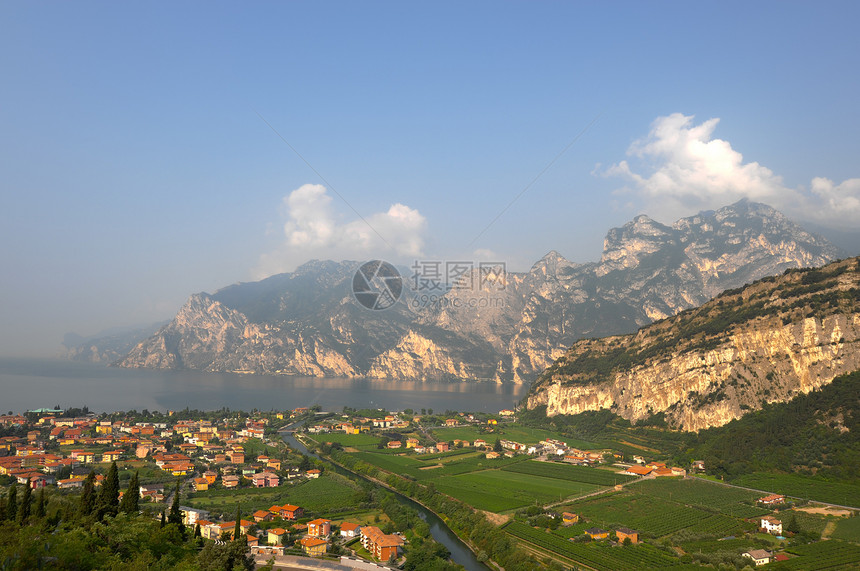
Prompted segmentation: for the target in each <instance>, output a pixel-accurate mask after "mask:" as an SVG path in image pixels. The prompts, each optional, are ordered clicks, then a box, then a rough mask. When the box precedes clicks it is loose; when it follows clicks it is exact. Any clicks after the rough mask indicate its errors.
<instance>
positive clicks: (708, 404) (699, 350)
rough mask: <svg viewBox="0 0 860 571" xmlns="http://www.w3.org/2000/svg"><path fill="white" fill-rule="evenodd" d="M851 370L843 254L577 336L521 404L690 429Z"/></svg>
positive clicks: (855, 272)
mask: <svg viewBox="0 0 860 571" xmlns="http://www.w3.org/2000/svg"><path fill="white" fill-rule="evenodd" d="M857 370H860V258H848V259H845V260H841V261H837V262H834V263H831V264H828V265H826V266H824V267H822V268H820V269H803V270H786V271H785V272H784V273H783V274H782V275H781V276H777V277H768V278H764V279H762V280H759V281H757V282H755V283H753V284H751V285H748V286H745V287H743V288H739V289H735V290H727V291H725V292H723V293H722V294H720V295H719V296H717V297H716V298H715V299H713V300H711V301H709V302H708V303H706V304H704V305H702V306H700V307H698V308H696V309H692V310H686V311H683V312H681V313H680V314H678V315H676V316H673V317H670V318H667V319H663V320H660V321H658V322H656V323H653V324H651V325H649V326H647V327H643V328H641V329H640V330H639V331H638V332H636V333H635V334H629V335H616V336H610V337H604V338H601V339H582V340H579V341H577V342H576V343H574V344H573V346H572V347H571V348H570V349H569V350H568V351H567V352H566V353H565V354H564V355H563V356H562V357H561V358H560V359H558V360H557V361H556V362H555V363H554V364H553V365H552V366H551V367H549V368H548V369H547V370H546V371H545V372H544V373H543V375H541V377H540V378H539V379H538V380H537V381H536V382H535V383H534V384H533V385H532V386H531V387H530V390H529V396H528V397H527V398H526V401H525V402H526V406H527V408H529V409H535V408H537V407H546V414H547V415H549V416H554V415H557V414H579V413H582V412H585V411H596V410H604V409H607V410H611V411H612V412H614V413H615V414H617V415H619V416H621V417H623V418H626V419H627V420H630V421H632V422H638V421H643V420H650V419H651V417H653V416H654V415H660V416H662V417H663V418H662V419H661V420H665V421H666V422H668V424H669V425H670V426H673V427H676V428H681V429H684V430H695V431H698V430H700V429H703V428H708V427H711V426H721V425H723V424H726V423H728V422H729V421H731V420H734V419H736V418H740V417H741V416H742V415H744V414H745V413H746V412H747V411H750V410H758V409H761V408H762V407H763V406H764V405H765V404H767V403H775V402H785V401H789V400H791V398H793V397H794V396H796V395H798V394H806V393H809V392H810V391H813V390H816V389H819V388H821V387H822V386H824V385H827V384H828V383H830V382H831V381H832V380H833V379H834V378H835V377H837V376H839V375H842V374H847V373H851V372H853V371H857ZM832 420H833V422H835V423H837V424H839V422H840V421H839V419H836V418H834V419H832Z"/></svg>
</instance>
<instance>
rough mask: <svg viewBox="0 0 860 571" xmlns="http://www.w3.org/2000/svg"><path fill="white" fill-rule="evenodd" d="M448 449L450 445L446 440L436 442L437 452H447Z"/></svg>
mask: <svg viewBox="0 0 860 571" xmlns="http://www.w3.org/2000/svg"><path fill="white" fill-rule="evenodd" d="M449 449H450V447H449V445H448V443H447V442H437V443H436V450H438V451H439V452H447V451H448V450H449Z"/></svg>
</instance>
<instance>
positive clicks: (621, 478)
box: [504, 460, 636, 486]
mask: <svg viewBox="0 0 860 571" xmlns="http://www.w3.org/2000/svg"><path fill="white" fill-rule="evenodd" d="M504 469H505V470H508V471H511V472H519V473H521V474H531V475H534V476H543V477H545V478H557V479H560V480H572V481H576V482H585V483H587V484H595V485H598V486H614V485H616V484H623V483H625V482H629V481H630V480H635V479H636V478H635V476H626V475H624V474H617V473H614V472H610V471H608V470H600V469H598V468H590V467H587V466H573V465H571V464H561V463H558V462H538V461H536V460H529V461H528V462H520V463H518V464H514V465H511V466H507V467H505V468H504Z"/></svg>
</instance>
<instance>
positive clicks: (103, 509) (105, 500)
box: [96, 461, 119, 519]
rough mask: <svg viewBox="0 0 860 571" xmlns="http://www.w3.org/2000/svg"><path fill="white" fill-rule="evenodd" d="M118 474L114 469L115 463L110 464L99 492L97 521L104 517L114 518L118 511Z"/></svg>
mask: <svg viewBox="0 0 860 571" xmlns="http://www.w3.org/2000/svg"><path fill="white" fill-rule="evenodd" d="M118 502H119V472H118V471H117V468H116V461H114V462H111V465H110V468H109V469H108V473H107V476H105V479H104V481H103V482H102V489H101V490H99V497H98V502H97V508H96V511H97V515H98V519H103V518H104V517H105V516H106V515H109V516H116V514H117V513H118V511H119V505H118Z"/></svg>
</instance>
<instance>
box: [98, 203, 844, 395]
mask: <svg viewBox="0 0 860 571" xmlns="http://www.w3.org/2000/svg"><path fill="white" fill-rule="evenodd" d="M842 255H843V252H841V251H840V250H839V248H837V247H835V246H833V245H832V244H830V243H829V242H828V241H827V240H825V239H823V238H821V237H818V236H816V235H813V234H810V233H809V232H807V231H805V230H804V229H802V228H801V227H800V226H798V225H797V224H795V223H794V222H792V221H790V220H789V219H787V218H786V217H785V216H783V215H782V214H781V213H779V212H778V211H776V210H774V209H772V208H770V207H769V206H766V205H763V204H758V203H754V202H748V201H741V202H738V203H736V204H733V205H730V206H727V207H724V208H721V209H719V210H717V211H709V212H701V213H699V214H697V215H695V216H691V217H688V218H683V219H681V220H678V221H677V222H675V223H674V224H673V225H671V226H667V225H664V224H661V223H659V222H656V221H654V220H652V219H650V218H648V217H647V216H644V215H643V216H637V217H636V218H635V219H633V220H632V221H630V222H628V223H627V224H625V225H624V226H623V227H621V228H614V229H612V230H610V231H609V232H608V234H607V236H606V239H605V241H604V249H603V254H602V256H601V259H600V260H599V261H598V262H590V263H585V264H578V263H574V262H571V261H568V260H566V259H565V258H564V257H562V256H561V255H560V254H558V253H557V252H555V251H553V252H550V253H548V254H547V255H546V256H544V257H543V258H542V259H541V260H539V261H538V262H536V263H535V264H534V266H533V267H532V268H531V269H530V270H529V271H528V272H512V271H507V272H505V271H503V268H502V269H500V268H499V267H498V266H495V267H493V268H489V269H487V268H481V269H479V268H475V269H473V270H472V271H471V272H466V273H464V274H463V275H461V276H460V278H459V280H458V281H457V282H455V283H454V284H453V285H454V287H453V288H452V289H450V291H447V292H445V293H444V295H440V296H439V297H438V298H428V296H425V295H422V291H421V289H420V287H419V283H418V282H416V283H412V282H413V280H412V279H407V278H408V277H410V276H408V275H407V274H408V269H403V270H401V273H402V274H404V275H403V278H404V279H403V284H404V288H403V296H402V297H401V300H400V301H399V302H398V303H395V304H394V305H393V306H392V307H390V308H388V309H386V310H384V311H371V310H368V309H367V308H365V307H363V306H362V305H361V304H359V303H357V301H356V299H355V297H354V296H353V293H352V284H353V277H354V275H355V272H356V270H357V269H358V267H359V266H361V263H360V262H332V261H312V262H309V263H307V264H304V265H303V266H301V267H299V268H298V269H297V270H295V271H294V272H292V273H288V274H279V275H276V276H272V277H270V278H267V279H264V280H262V281H259V282H251V283H240V284H235V285H232V286H229V287H226V288H223V289H221V290H218V291H216V292H215V293H214V294H208V293H198V294H194V295H192V296H191V297H190V298H189V300H188V302H187V303H186V304H185V305H184V306H183V307H182V308H181V309H180V311H179V312H178V313H177V315H176V316H175V317H174V318H173V320H171V321H170V322H169V323H168V324H166V325H164V326H163V327H161V328H160V329H159V330H158V331H156V332H155V333H154V334H152V335H149V336H147V337H146V338H144V339H142V340H140V342H139V343H137V344H136V345H135V346H134V347H133V348H131V350H130V351H129V352H128V353H127V354H126V355H124V356H122V357H120V358H118V359H117V360H116V361H115V364H116V365H118V366H121V367H151V368H188V369H198V370H204V371H231V372H240V373H255V374H293V375H308V376H347V377H349V376H368V377H376V378H390V379H422V380H476V379H482V380H494V381H499V382H502V381H513V382H518V383H526V382H531V381H533V380H534V379H536V378H537V377H538V376H539V375H540V374H541V373H542V372H543V371H544V370H545V369H547V368H548V367H549V366H551V365H552V363H553V362H555V361H556V359H558V358H559V357H561V356H562V355H564V354H565V352H566V351H567V350H568V348H570V346H571V345H572V344H573V343H574V342H576V341H577V340H579V339H582V338H592V337H603V336H607V335H618V334H625V333H632V332H635V331H636V330H638V329H639V328H640V327H642V326H644V325H647V324H649V323H652V322H653V321H655V320H660V319H665V318H667V317H670V316H673V315H676V314H678V313H679V312H681V311H683V310H686V309H690V308H693V307H697V306H699V305H701V304H703V303H705V302H706V301H708V300H709V299H711V298H712V297H714V296H715V295H717V294H719V293H720V292H722V291H723V290H726V289H730V288H737V287H740V286H742V285H744V284H746V283H749V282H752V281H754V280H756V279H759V278H762V277H765V276H770V275H775V274H780V273H782V272H783V271H785V270H786V269H788V268H801V267H814V266H820V265H823V264H825V263H827V262H829V261H831V260H834V259H837V258H839V257H840V256H842ZM490 278H491V279H490ZM428 299H429V302H428ZM89 345H90V346H91V347H95V349H93V350H90V352H95V353H98V352H99V351H98V345H99V342H98V340H95V341H90V342H89Z"/></svg>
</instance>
